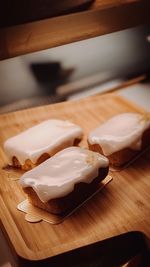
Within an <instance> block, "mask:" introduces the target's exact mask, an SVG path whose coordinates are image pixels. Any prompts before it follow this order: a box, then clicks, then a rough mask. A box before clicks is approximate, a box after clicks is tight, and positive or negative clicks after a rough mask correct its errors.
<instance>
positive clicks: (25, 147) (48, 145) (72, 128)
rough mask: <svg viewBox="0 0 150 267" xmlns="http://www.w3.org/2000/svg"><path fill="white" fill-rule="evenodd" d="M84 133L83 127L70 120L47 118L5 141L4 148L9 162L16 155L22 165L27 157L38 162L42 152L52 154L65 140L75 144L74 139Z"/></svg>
mask: <svg viewBox="0 0 150 267" xmlns="http://www.w3.org/2000/svg"><path fill="white" fill-rule="evenodd" d="M82 134H83V131H82V129H81V127H79V126H78V125H76V124H73V123H71V122H69V121H63V120H56V119H51V120H46V121H43V122H41V123H40V124H37V125H35V126H33V127H31V128H29V129H27V130H25V131H24V132H22V133H20V134H18V135H16V136H14V137H11V138H9V139H8V140H7V141H6V142H5V143H4V150H5V152H6V154H7V156H8V159H9V163H11V162H12V157H14V156H15V157H16V158H17V159H18V160H19V162H20V163H21V164H22V165H23V164H24V163H25V160H27V159H30V160H31V161H32V162H33V163H36V161H37V160H38V158H39V157H40V156H41V155H42V154H44V153H48V154H51V152H52V151H53V150H55V149H56V148H57V147H59V146H61V144H63V143H64V142H68V146H70V145H73V142H74V140H75V139H78V138H79V139H81V137H82Z"/></svg>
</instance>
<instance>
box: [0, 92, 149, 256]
mask: <svg viewBox="0 0 150 267" xmlns="http://www.w3.org/2000/svg"><path fill="white" fill-rule="evenodd" d="M130 111H133V112H142V110H141V109H140V108H139V107H137V106H135V105H133V104H132V103H129V102H128V101H126V100H124V99H123V98H122V97H120V96H116V95H114V94H107V95H102V96H94V97H89V98H87V99H84V100H80V101H72V102H71V101H70V102H66V103H60V104H54V105H48V106H43V107H38V108H33V109H29V110H22V111H18V112H13V113H8V114H4V115H1V116H0V132H1V134H0V145H1V148H0V156H1V157H0V218H1V226H2V229H3V231H4V232H5V234H6V236H7V238H8V239H9V242H10V243H11V246H12V247H13V250H14V251H15V253H16V255H18V256H19V257H23V258H25V259H29V260H41V259H46V258H51V257H52V256H55V255H59V254H62V253H63V252H67V251H70V250H72V249H75V248H80V247H83V246H85V245H88V244H91V243H94V242H97V241H99V240H104V239H106V238H109V237H112V236H114V235H118V234H121V233H124V232H128V231H135V230H137V231H141V232H143V233H144V234H146V235H147V236H148V237H150V206H149V203H150V194H149V191H150V167H149V162H150V153H149V152H147V153H146V154H144V155H143V156H141V157H140V158H139V159H137V160H136V161H135V162H134V163H132V164H131V165H130V166H129V167H128V168H126V169H124V170H122V171H120V172H111V173H110V174H111V175H112V176H113V181H112V182H110V183H109V184H108V185H107V186H106V187H105V188H104V189H103V190H102V191H101V192H99V193H98V194H97V195H95V196H94V197H93V198H92V199H91V200H89V201H88V202H87V203H86V204H85V205H84V206H82V207H81V208H80V209H78V210H77V211H76V212H75V213H74V214H72V215H71V216H70V217H69V218H68V219H66V220H65V221H64V222H63V223H61V224H58V225H51V224H49V223H46V222H39V223H37V224H32V223H28V222H27V221H25V219H24V216H25V214H24V213H22V212H20V211H18V210H17V208H16V206H17V204H18V203H20V202H21V201H23V200H24V199H25V195H24V193H23V192H22V189H21V186H20V185H19V181H17V180H14V179H12V178H14V177H15V178H16V177H18V178H19V177H20V175H21V172H19V171H18V172H17V171H15V170H7V169H3V167H4V166H6V164H7V159H6V156H5V153H4V151H3V148H2V147H3V142H4V141H5V140H6V139H7V138H9V137H11V136H13V135H15V134H17V133H19V132H20V131H22V130H24V129H26V128H28V127H31V126H32V125H35V124H36V123H38V122H40V121H43V120H46V119H50V118H59V119H68V120H70V121H72V122H74V123H77V124H79V125H80V126H81V127H82V128H83V130H84V138H83V140H82V142H81V143H80V146H87V142H86V138H87V134H88V132H89V131H90V130H91V129H93V128H95V127H96V126H97V125H99V123H100V122H103V121H105V120H106V119H108V118H109V117H111V116H113V115H115V114H118V113H121V112H130Z"/></svg>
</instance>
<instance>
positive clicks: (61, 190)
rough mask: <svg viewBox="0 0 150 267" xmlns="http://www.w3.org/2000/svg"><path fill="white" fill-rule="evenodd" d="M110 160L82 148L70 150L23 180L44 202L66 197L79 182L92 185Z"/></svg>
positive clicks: (49, 160) (50, 160)
mask: <svg viewBox="0 0 150 267" xmlns="http://www.w3.org/2000/svg"><path fill="white" fill-rule="evenodd" d="M107 166H108V159H107V158H106V157H104V156H102V155H100V154H99V153H96V152H92V151H90V150H87V149H84V148H80V147H69V148H66V149H64V150H62V151H60V152H58V153H57V154H55V155H54V156H53V157H51V158H50V159H48V160H46V161H45V162H44V163H42V164H40V165H39V166H37V167H35V168H34V169H32V170H31V171H28V172H26V173H25V174H24V175H23V176H22V177H21V180H20V183H21V185H22V186H23V187H32V188H33V189H34V191H35V192H36V193H37V195H38V197H39V198H40V200H41V201H42V202H47V201H49V200H50V199H55V198H60V197H63V196H66V195H67V194H69V193H70V192H72V191H73V189H74V185H75V184H76V183H79V182H85V183H91V182H92V181H93V179H94V178H96V177H97V176H98V174H99V169H100V168H106V167H107Z"/></svg>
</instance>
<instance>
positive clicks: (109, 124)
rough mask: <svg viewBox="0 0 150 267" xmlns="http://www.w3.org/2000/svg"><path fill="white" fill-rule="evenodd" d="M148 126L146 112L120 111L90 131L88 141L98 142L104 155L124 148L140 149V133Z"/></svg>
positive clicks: (149, 124) (91, 142)
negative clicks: (120, 112)
mask: <svg viewBox="0 0 150 267" xmlns="http://www.w3.org/2000/svg"><path fill="white" fill-rule="evenodd" d="M148 128H150V117H149V116H148V114H143V115H142V114H138V113H122V114H119V115H116V116H114V117H112V118H111V119H109V120H108V121H106V122H105V123H103V124H102V125H101V126H100V127H98V128H96V129H95V130H93V131H91V132H90V134H89V136H88V142H89V143H90V144H99V145H100V146H101V148H102V150H103V153H104V155H105V156H109V155H111V154H113V153H114V152H116V151H120V150H122V149H124V148H131V149H133V150H140V149H141V144H142V135H143V133H144V131H145V130H146V129H148Z"/></svg>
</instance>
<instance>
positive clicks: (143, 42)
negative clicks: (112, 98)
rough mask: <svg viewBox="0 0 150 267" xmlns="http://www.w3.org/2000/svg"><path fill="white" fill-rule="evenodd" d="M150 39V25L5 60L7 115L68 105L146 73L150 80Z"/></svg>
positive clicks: (0, 69) (1, 101)
mask: <svg viewBox="0 0 150 267" xmlns="http://www.w3.org/2000/svg"><path fill="white" fill-rule="evenodd" d="M149 36H150V25H143V26H140V27H136V28H132V29H127V30H123V31H120V32H115V33H112V34H107V35H104V36H100V37H96V38H92V39H88V40H84V41H80V42H76V43H72V44H67V45H64V46H60V47H56V48H52V49H48V50H44V51H40V52H36V53H32V54H28V55H24V56H20V57H16V58H12V59H7V60H3V61H1V62H0V110H1V112H2V111H3V110H4V111H7V110H8V111H9V110H15V109H20V108H25V107H30V106H35V105H40V104H47V103H54V102H59V101H63V100H68V99H70V96H72V95H74V94H76V92H78V93H79V92H80V91H84V92H86V91H88V90H89V89H91V90H92V88H95V87H96V90H98V91H100V90H101V88H104V89H105V88H106V89H107V88H109V86H110V84H112V85H117V84H119V83H120V82H121V81H124V80H126V79H129V78H133V77H135V76H137V75H141V74H143V73H146V74H147V76H148V77H149V72H150V37H149ZM68 84H69V87H66V85H68ZM96 92H97V91H96Z"/></svg>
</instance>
